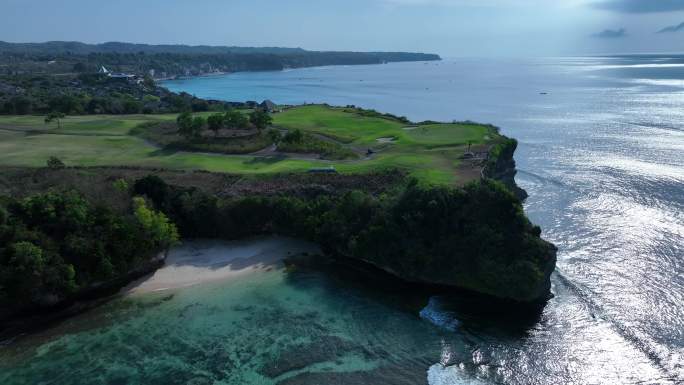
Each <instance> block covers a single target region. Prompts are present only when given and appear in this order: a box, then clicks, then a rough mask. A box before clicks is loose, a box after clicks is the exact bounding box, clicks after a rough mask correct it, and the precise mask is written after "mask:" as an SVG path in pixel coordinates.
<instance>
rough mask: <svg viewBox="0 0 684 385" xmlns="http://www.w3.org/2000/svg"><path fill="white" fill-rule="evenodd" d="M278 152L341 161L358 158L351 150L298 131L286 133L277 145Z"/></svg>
mask: <svg viewBox="0 0 684 385" xmlns="http://www.w3.org/2000/svg"><path fill="white" fill-rule="evenodd" d="M278 151H282V152H291V153H303V154H320V156H321V158H322V159H327V160H343V159H357V158H358V157H359V156H358V155H357V154H356V153H355V152H354V151H352V150H350V149H348V148H346V147H344V146H343V145H340V144H338V143H335V142H331V141H325V140H321V139H319V138H316V137H315V136H314V135H312V134H309V133H303V132H302V131H301V130H299V129H295V130H292V131H290V132H288V133H287V134H286V135H285V136H284V137H283V138H282V139H281V140H280V142H279V143H278Z"/></svg>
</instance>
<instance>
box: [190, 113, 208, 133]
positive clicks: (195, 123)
mask: <svg viewBox="0 0 684 385" xmlns="http://www.w3.org/2000/svg"><path fill="white" fill-rule="evenodd" d="M205 122H206V119H204V118H203V117H201V116H195V118H194V119H192V136H193V137H195V138H198V137H200V136H201V135H202V127H204V123H205Z"/></svg>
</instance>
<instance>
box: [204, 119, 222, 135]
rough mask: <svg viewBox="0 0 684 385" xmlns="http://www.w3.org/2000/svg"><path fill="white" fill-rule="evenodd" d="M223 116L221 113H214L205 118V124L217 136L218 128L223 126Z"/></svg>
mask: <svg viewBox="0 0 684 385" xmlns="http://www.w3.org/2000/svg"><path fill="white" fill-rule="evenodd" d="M223 118H224V117H223V114H214V115H211V116H210V117H208V118H207V125H208V126H209V129H210V130H212V131H214V136H218V132H219V130H220V129H222V128H223Z"/></svg>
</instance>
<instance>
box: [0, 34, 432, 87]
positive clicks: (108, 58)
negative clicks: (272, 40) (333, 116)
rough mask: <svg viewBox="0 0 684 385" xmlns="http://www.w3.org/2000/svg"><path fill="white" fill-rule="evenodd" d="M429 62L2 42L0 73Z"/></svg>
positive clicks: (398, 55)
mask: <svg viewBox="0 0 684 385" xmlns="http://www.w3.org/2000/svg"><path fill="white" fill-rule="evenodd" d="M431 60H440V57H439V55H435V54H424V53H411V52H335V51H307V50H304V49H301V48H278V47H262V48H255V47H220V46H187V45H148V44H132V43H118V42H109V43H103V44H85V43H79V42H62V41H52V42H46V43H7V42H2V41H0V72H4V73H5V74H8V75H13V74H32V73H72V72H92V71H96V70H97V69H98V68H99V67H100V66H106V67H107V68H109V69H111V70H114V71H122V72H132V73H137V74H148V73H151V74H153V76H154V77H156V78H162V77H174V76H192V75H203V74H208V73H215V72H237V71H265V70H281V69H284V68H299V67H313V66H326V65H354V64H381V63H389V62H403V61H431ZM3 69H4V71H3Z"/></svg>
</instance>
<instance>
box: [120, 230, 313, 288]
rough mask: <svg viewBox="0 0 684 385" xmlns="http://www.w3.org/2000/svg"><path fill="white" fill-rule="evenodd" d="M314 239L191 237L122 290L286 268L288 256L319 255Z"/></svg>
mask: <svg viewBox="0 0 684 385" xmlns="http://www.w3.org/2000/svg"><path fill="white" fill-rule="evenodd" d="M317 253H320V248H319V247H318V246H317V245H315V244H312V243H310V242H306V241H301V240H297V239H292V238H286V237H279V236H267V237H256V238H247V239H241V240H236V241H222V240H208V239H207V240H205V239H202V240H190V241H186V242H184V243H183V244H181V245H180V246H177V247H175V248H173V249H171V250H170V251H169V253H168V256H167V259H166V264H165V265H164V266H162V267H161V268H159V269H158V270H156V271H155V272H154V273H153V274H151V275H148V276H147V277H144V278H142V279H139V280H138V281H136V282H133V283H131V284H129V285H128V286H126V287H124V288H123V289H122V290H121V293H122V294H124V295H139V294H145V293H153V292H162V291H169V290H178V289H183V288H187V287H192V286H195V285H200V284H205V283H210V282H217V281H225V280H230V279H236V278H241V277H245V276H248V275H250V274H253V273H257V272H262V271H270V270H272V269H277V268H281V267H283V261H284V260H285V259H286V258H287V257H291V256H293V255H298V254H317Z"/></svg>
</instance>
